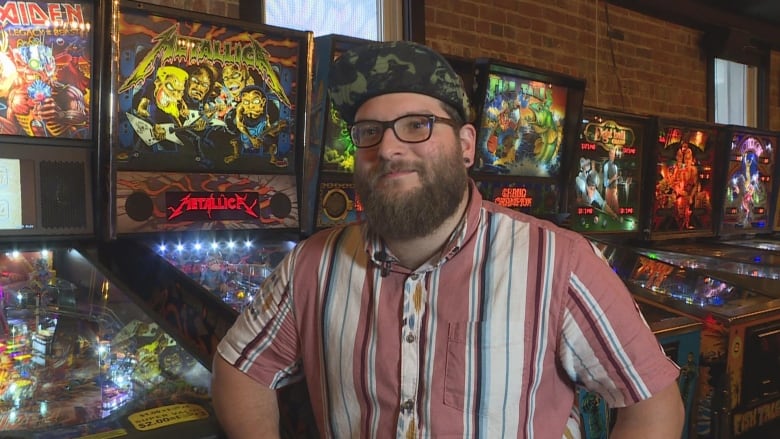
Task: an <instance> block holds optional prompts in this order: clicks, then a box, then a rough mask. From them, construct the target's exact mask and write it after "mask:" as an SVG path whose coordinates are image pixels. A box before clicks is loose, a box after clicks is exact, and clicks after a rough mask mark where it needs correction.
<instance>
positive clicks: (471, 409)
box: [219, 184, 678, 439]
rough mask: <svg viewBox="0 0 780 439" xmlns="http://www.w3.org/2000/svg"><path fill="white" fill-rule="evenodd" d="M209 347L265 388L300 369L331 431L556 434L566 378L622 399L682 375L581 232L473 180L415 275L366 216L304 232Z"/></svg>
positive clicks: (566, 405) (569, 391) (568, 384)
mask: <svg viewBox="0 0 780 439" xmlns="http://www.w3.org/2000/svg"><path fill="white" fill-rule="evenodd" d="M219 353H220V354H221V355H222V356H223V357H224V358H225V359H226V360H227V361H228V362H230V363H232V364H233V365H235V366H236V367H237V368H238V369H240V370H242V371H244V372H245V373H247V374H248V375H249V376H251V377H252V378H254V379H255V380H257V381H258V382H260V383H263V384H264V385H268V386H269V387H271V388H279V387H281V386H284V385H285V384H287V383H289V382H291V381H292V380H296V379H299V377H300V376H301V375H302V374H303V375H305V378H306V380H307V385H308V388H309V393H310V397H311V401H312V407H313V409H314V414H315V417H316V419H317V421H318V424H319V429H320V432H321V434H322V435H323V436H324V437H333V438H358V437H359V438H374V437H376V438H390V437H396V438H428V437H435V438H450V437H458V438H461V437H463V438H466V437H467V438H478V437H482V438H508V437H518V438H529V439H530V438H554V439H558V438H561V437H564V433H565V429H566V424H567V421H569V422H570V421H571V416H572V415H571V413H572V407H573V405H574V389H573V383H579V384H581V385H583V386H584V387H585V388H587V389H589V390H592V391H595V392H598V393H599V394H600V395H602V397H603V398H604V399H605V400H606V401H607V402H608V403H609V404H610V405H612V406H614V407H621V406H626V405H630V404H633V403H636V402H638V401H641V400H644V399H646V398H648V397H650V396H651V395H653V393H654V392H657V391H659V390H661V389H663V388H664V387H666V386H668V385H670V384H671V383H673V382H674V380H675V379H676V377H677V374H678V369H677V366H676V365H675V364H674V363H673V362H672V361H671V360H669V359H668V358H667V357H666V356H665V355H664V353H663V350H662V349H661V347H660V345H659V344H658V342H657V340H656V338H655V337H654V336H653V334H652V333H651V331H650V329H649V328H648V327H647V325H646V323H645V321H644V320H643V319H642V317H641V315H640V314H639V310H638V308H637V306H636V304H635V303H634V301H633V300H632V298H631V296H630V294H629V293H628V291H627V290H626V287H625V286H624V285H623V283H622V281H621V280H620V279H619V278H618V277H617V276H616V275H615V274H614V273H613V272H612V271H611V269H610V268H609V266H608V265H607V263H606V262H605V261H604V259H602V258H601V256H600V254H599V253H598V252H597V251H596V250H594V248H593V246H592V245H591V244H590V243H589V242H588V241H587V240H586V239H585V238H584V237H582V236H581V235H579V234H577V233H575V232H572V231H569V230H565V229H561V228H558V227H556V226H554V225H553V224H551V223H549V222H546V221H543V220H540V219H537V218H534V217H531V216H528V215H524V214H522V213H519V212H516V211H513V210H509V209H505V208H502V207H500V206H497V205H495V204H493V203H490V202H487V201H483V200H482V198H481V197H480V195H479V193H478V191H477V190H476V189H475V188H474V186H473V184H472V186H471V201H470V202H469V206H468V208H467V213H466V215H464V219H463V221H462V222H461V224H460V226H459V227H458V228H457V229H456V231H455V232H454V233H453V235H452V237H451V240H450V242H449V243H448V244H447V246H446V247H445V248H444V251H443V252H442V254H441V255H439V256H437V257H434V258H432V259H431V260H429V262H428V263H426V264H424V265H423V266H421V267H419V268H418V269H416V270H408V269H406V268H404V267H402V266H400V265H399V264H397V263H395V260H394V258H393V256H392V254H390V252H389V250H388V249H387V248H385V247H384V246H383V244H382V242H381V240H379V239H377V238H376V237H374V236H372V235H371V234H370V233H369V232H368V231H367V228H366V227H365V225H351V226H345V227H339V228H334V229H330V230H325V231H322V232H319V233H317V234H315V235H313V236H311V237H309V238H308V239H307V240H305V241H303V242H301V243H299V245H298V246H297V247H296V248H295V249H294V250H293V251H292V252H290V253H289V254H288V255H287V257H286V258H285V260H284V261H283V262H282V263H281V264H280V265H279V267H277V269H276V270H275V272H274V273H273V274H272V275H271V276H270V277H269V278H268V279H267V280H266V282H265V283H264V284H263V288H262V293H261V294H260V295H258V297H257V299H256V300H255V302H254V303H253V305H252V306H250V307H248V308H247V309H246V310H245V311H244V313H243V314H242V315H241V316H240V317H239V319H238V320H237V322H236V324H235V325H234V326H233V327H232V328H231V330H230V331H229V333H228V334H227V335H226V336H225V338H224V339H223V340H222V342H221V343H220V345H219Z"/></svg>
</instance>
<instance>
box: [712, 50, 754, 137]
mask: <svg viewBox="0 0 780 439" xmlns="http://www.w3.org/2000/svg"><path fill="white" fill-rule="evenodd" d="M714 62H715V66H714V81H715V90H714V91H715V122H717V123H723V124H733V125H741V126H748V127H756V126H757V122H758V117H757V108H758V102H757V101H758V100H757V95H758V91H757V84H758V67H756V66H750V65H747V64H742V63H739V62H734V61H728V60H725V59H720V58H715V60H714Z"/></svg>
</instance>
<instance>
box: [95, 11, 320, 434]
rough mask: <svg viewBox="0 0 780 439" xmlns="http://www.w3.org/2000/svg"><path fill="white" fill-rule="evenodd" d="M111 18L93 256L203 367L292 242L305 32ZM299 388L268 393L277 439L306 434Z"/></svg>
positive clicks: (166, 16)
mask: <svg viewBox="0 0 780 439" xmlns="http://www.w3.org/2000/svg"><path fill="white" fill-rule="evenodd" d="M114 12H115V13H114V14H112V16H111V21H110V23H111V25H110V26H111V31H112V32H111V33H112V35H113V36H114V38H112V39H111V41H110V46H109V47H108V50H109V51H110V53H111V57H110V66H109V68H108V69H109V70H110V72H111V75H110V78H111V81H110V83H109V84H107V86H106V90H105V93H106V94H109V95H111V96H112V99H111V100H110V102H111V108H110V111H109V115H110V116H109V117H108V118H107V119H106V121H105V125H106V130H107V134H106V138H107V139H106V142H107V144H108V145H109V147H108V148H107V151H108V158H107V160H106V162H107V163H106V168H107V170H106V171H105V172H106V174H107V175H109V176H110V178H109V179H108V181H107V183H106V187H105V192H106V203H105V204H104V206H105V212H103V214H104V216H105V217H107V218H108V220H107V224H108V229H107V231H106V233H105V235H106V239H104V240H103V241H101V242H100V245H99V246H98V248H97V250H96V256H95V257H96V259H97V260H98V261H99V262H100V263H101V264H102V265H103V266H105V267H107V268H108V270H109V271H110V272H111V274H112V275H113V276H114V277H115V278H117V279H118V280H121V281H122V282H123V283H124V284H125V285H128V286H129V287H130V288H131V289H132V290H133V291H134V292H135V293H136V295H137V296H138V298H139V300H140V301H141V303H142V304H143V306H144V307H146V308H147V309H148V310H150V312H151V313H153V314H154V315H155V316H156V318H158V319H159V321H160V325H161V326H164V327H165V328H167V329H168V330H169V331H170V332H171V333H172V334H174V335H175V336H176V337H177V338H178V339H179V340H181V342H182V343H183V344H185V345H186V346H187V347H188V348H189V349H190V350H191V351H192V352H194V353H197V355H198V356H199V358H200V359H201V361H202V362H203V364H204V365H205V366H206V367H207V368H210V367H211V361H212V359H213V356H214V355H215V353H216V346H217V344H218V342H219V340H220V339H221V338H222V336H223V335H224V334H225V333H226V331H227V330H228V329H229V327H230V326H231V325H232V323H233V322H234V320H235V318H236V317H237V315H238V313H239V312H241V311H242V309H243V308H244V307H245V306H246V305H247V304H248V303H250V302H251V301H252V300H253V299H254V297H255V295H256V294H257V292H258V291H259V289H260V285H261V284H262V282H263V281H264V279H265V278H266V277H267V276H268V275H269V274H270V272H271V271H272V270H273V268H274V267H275V266H276V265H277V264H278V263H279V262H281V260H282V259H283V258H284V257H285V255H287V254H288V253H289V251H290V250H291V249H292V248H293V247H294V245H295V244H296V243H297V242H299V241H300V240H301V239H303V237H304V234H303V233H302V228H301V226H302V223H301V197H302V195H301V187H302V180H303V178H304V177H303V176H304V175H305V173H306V172H307V171H306V170H305V169H304V166H303V151H304V149H305V148H304V146H305V143H306V139H307V123H306V117H305V114H306V110H307V108H308V103H309V99H310V78H309V77H310V68H311V65H310V56H311V51H312V35H311V32H303V31H295V30H291V29H284V28H279V27H273V26H266V25H260V24H255V23H248V22H243V21H240V20H234V19H228V18H224V17H219V16H211V15H207V14H201V13H194V12H192V11H184V10H179V9H174V8H170V7H166V6H160V5H151V4H144V3H139V2H131V1H120V2H117V3H116V9H115V11H114ZM304 384H305V383H302V382H300V383H298V384H293V385H291V386H288V387H287V388H285V389H283V390H280V391H279V392H278V394H279V405H280V418H281V420H280V423H281V430H282V431H281V434H282V436H283V437H308V436H313V435H314V433H313V432H312V431H311V429H312V428H315V427H314V424H313V422H311V418H310V416H311V415H310V413H311V410H310V409H309V408H308V398H307V396H306V389H305V385H304Z"/></svg>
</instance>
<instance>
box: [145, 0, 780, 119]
mask: <svg viewBox="0 0 780 439" xmlns="http://www.w3.org/2000/svg"><path fill="white" fill-rule="evenodd" d="M258 1H259V0H258ZM150 3H158V4H164V5H168V6H173V7H178V8H182V9H190V10H194V11H198V12H206V13H210V14H216V15H222V16H227V17H230V18H238V3H239V0H213V1H212V0H164V1H162V0H150ZM425 21H426V27H425V37H426V40H427V43H428V44H430V45H431V46H432V47H434V48H435V49H437V50H439V51H441V52H443V53H447V54H451V55H458V56H463V57H466V58H477V57H488V58H495V59H498V60H503V61H508V62H511V63H517V64H523V65H527V66H530V67H536V68H541V69H544V70H550V71H554V72H559V73H564V74H567V75H571V76H576V77H579V78H584V79H585V80H586V81H587V89H586V94H585V104H586V105H590V106H595V107H599V108H604V109H613V110H619V111H625V112H630V113H638V114H653V115H659V116H664V117H671V118H681V119H691V120H702V121H704V120H706V119H707V66H706V59H705V57H704V55H703V54H702V52H701V50H700V49H699V39H700V38H701V32H699V31H696V30H694V29H691V28H687V27H684V26H678V25H675V24H672V23H668V22H665V21H662V20H658V19H655V18H652V17H648V16H645V15H642V14H638V13H636V12H633V11H629V10H627V9H624V8H620V7H618V6H614V5H609V4H605V2H604V1H603V0H550V1H547V2H539V1H529V0H491V1H484V0H426V2H425ZM607 21H609V28H610V29H613V30H616V31H618V32H619V33H620V34H622V36H623V38H622V39H614V38H609V37H608V36H607V29H608V26H607ZM613 60H614V62H613ZM770 69H771V72H778V71H780V53H777V52H773V53H772V61H771V67H770ZM770 78H771V84H770V124H769V127H770V129H774V130H780V75H778V74H773V75H771V76H770Z"/></svg>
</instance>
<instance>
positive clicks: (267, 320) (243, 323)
mask: <svg viewBox="0 0 780 439" xmlns="http://www.w3.org/2000/svg"><path fill="white" fill-rule="evenodd" d="M296 254H297V251H296V250H293V251H292V252H290V253H288V254H287V255H286V256H285V258H284V260H283V261H282V262H281V263H280V264H279V265H278V266H277V267H276V269H275V270H274V271H273V272H272V273H271V275H270V276H268V277H267V278H266V280H265V281H264V282H263V284H262V286H261V288H260V292H259V293H258V294H257V296H256V297H255V299H254V301H253V302H252V303H251V304H250V305H249V306H247V307H246V308H245V309H244V310H243V311H242V312H241V314H239V316H238V318H237V320H236V322H235V323H234V324H233V326H232V327H231V328H230V329H229V330H228V332H227V334H225V336H224V337H223V338H222V340H221V341H220V343H219V345H218V346H217V352H218V354H219V355H221V356H222V358H224V359H225V360H226V361H227V362H229V363H230V364H232V365H233V366H235V367H236V368H238V369H239V370H241V371H243V372H244V373H246V374H247V375H249V376H250V377H252V378H253V379H255V380H257V381H258V382H260V383H262V384H264V385H267V386H269V387H271V388H280V387H283V386H285V385H286V384H289V383H291V382H293V381H296V380H298V379H299V378H300V377H299V375H300V372H301V371H300V360H299V359H300V355H299V339H298V332H297V330H296V325H295V313H294V311H293V297H292V296H293V294H292V280H291V279H292V276H291V273H292V271H293V266H294V260H295V255H296Z"/></svg>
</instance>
